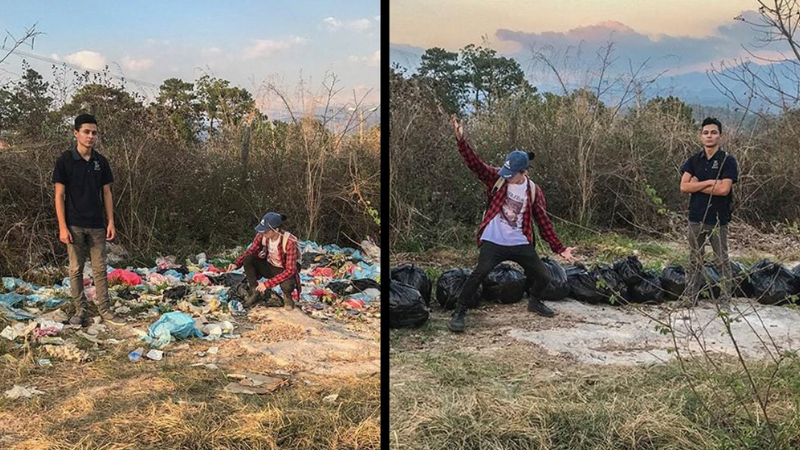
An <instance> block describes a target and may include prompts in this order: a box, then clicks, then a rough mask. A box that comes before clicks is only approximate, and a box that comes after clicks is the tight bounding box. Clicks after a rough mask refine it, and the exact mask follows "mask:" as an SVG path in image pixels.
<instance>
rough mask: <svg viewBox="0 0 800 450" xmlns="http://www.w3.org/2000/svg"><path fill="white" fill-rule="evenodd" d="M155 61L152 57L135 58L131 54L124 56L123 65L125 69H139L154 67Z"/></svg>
mask: <svg viewBox="0 0 800 450" xmlns="http://www.w3.org/2000/svg"><path fill="white" fill-rule="evenodd" d="M153 64H155V61H153V60H152V59H133V58H131V57H129V56H126V57H124V58H122V67H123V68H125V70H131V71H139V70H146V69H149V68H151V67H153Z"/></svg>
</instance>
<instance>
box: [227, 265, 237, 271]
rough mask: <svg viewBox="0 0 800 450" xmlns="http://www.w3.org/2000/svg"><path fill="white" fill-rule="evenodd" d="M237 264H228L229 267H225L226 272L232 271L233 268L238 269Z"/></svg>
mask: <svg viewBox="0 0 800 450" xmlns="http://www.w3.org/2000/svg"><path fill="white" fill-rule="evenodd" d="M236 269H237V267H236V264H228V268H227V269H225V272H230V271H231V270H236Z"/></svg>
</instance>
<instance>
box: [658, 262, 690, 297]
mask: <svg viewBox="0 0 800 450" xmlns="http://www.w3.org/2000/svg"><path fill="white" fill-rule="evenodd" d="M661 287H662V288H663V289H664V299H665V300H677V299H678V298H680V296H681V295H683V291H685V290H686V271H685V270H684V269H683V267H681V266H667V267H665V268H664V273H663V274H661Z"/></svg>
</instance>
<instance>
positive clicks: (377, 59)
mask: <svg viewBox="0 0 800 450" xmlns="http://www.w3.org/2000/svg"><path fill="white" fill-rule="evenodd" d="M367 65H368V66H370V67H380V66H381V51H380V50H378V51H376V52H375V53H373V54H372V57H371V58H370V59H369V62H368V63H367Z"/></svg>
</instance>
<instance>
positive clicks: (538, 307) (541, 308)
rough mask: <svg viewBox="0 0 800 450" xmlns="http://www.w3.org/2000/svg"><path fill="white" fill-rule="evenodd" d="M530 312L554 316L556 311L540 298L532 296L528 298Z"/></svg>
mask: <svg viewBox="0 0 800 450" xmlns="http://www.w3.org/2000/svg"><path fill="white" fill-rule="evenodd" d="M528 312H535V313H536V314H538V315H540V316H544V317H553V316H555V315H556V313H555V312H554V311H553V310H552V309H550V308H548V307H547V305H545V304H544V303H542V301H541V300H539V299H538V298H531V299H529V300H528Z"/></svg>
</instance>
